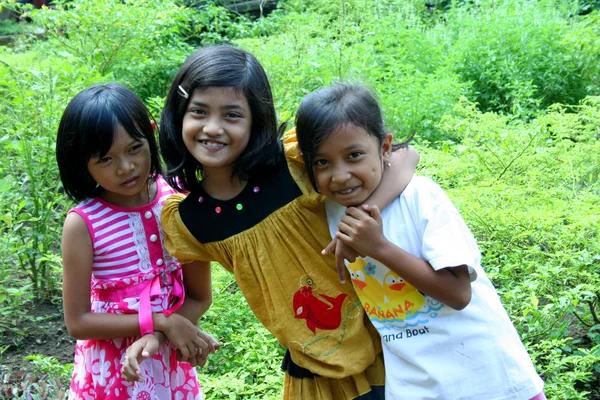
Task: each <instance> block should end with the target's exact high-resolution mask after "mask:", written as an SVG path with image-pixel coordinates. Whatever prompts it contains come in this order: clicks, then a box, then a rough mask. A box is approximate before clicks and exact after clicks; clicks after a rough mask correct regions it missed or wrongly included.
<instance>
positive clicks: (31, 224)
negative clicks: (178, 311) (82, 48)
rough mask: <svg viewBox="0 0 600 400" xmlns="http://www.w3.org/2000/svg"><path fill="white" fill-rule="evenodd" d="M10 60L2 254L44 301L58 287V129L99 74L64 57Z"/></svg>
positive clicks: (0, 182)
mask: <svg viewBox="0 0 600 400" xmlns="http://www.w3.org/2000/svg"><path fill="white" fill-rule="evenodd" d="M34 57H36V58H37V59H39V58H42V57H41V56H40V55H34ZM11 58H13V59H14V63H12V62H11ZM32 58H33V57H32ZM7 60H8V62H5V61H3V62H2V65H1V68H2V72H3V79H1V80H0V93H1V96H0V124H1V125H2V127H3V132H4V134H3V135H2V137H0V147H1V148H2V156H0V157H1V158H2V163H1V164H0V165H1V167H0V170H1V171H2V178H1V179H0V216H1V220H0V229H1V230H2V232H4V233H5V234H4V235H2V236H1V238H0V241H1V243H2V245H1V246H0V255H1V256H2V259H3V260H4V262H6V263H8V264H9V265H12V266H16V267H18V269H17V270H12V274H14V273H15V272H18V273H20V274H24V275H25V276H27V277H28V278H29V279H30V280H31V283H32V291H33V296H34V297H35V299H36V300H45V299H50V298H52V297H53V296H56V295H57V290H58V288H59V286H60V281H59V276H60V275H59V274H60V267H59V266H60V262H59V261H58V257H57V256H56V253H57V252H58V250H59V248H58V240H57V239H58V238H59V237H60V227H61V224H62V219H63V217H64V214H63V213H64V210H63V208H62V207H61V205H60V203H59V200H60V198H61V196H60V194H59V186H58V185H56V182H57V181H58V171H57V167H56V163H55V161H54V137H55V132H56V129H57V127H58V121H59V118H60V115H61V114H60V113H61V110H62V108H63V107H64V105H65V104H66V102H67V101H68V100H69V98H70V97H71V96H72V95H74V94H75V93H76V92H77V91H78V90H79V89H80V88H82V87H83V86H87V84H88V83H89V82H90V81H89V80H88V79H93V80H95V79H97V76H95V75H92V74H90V73H89V72H87V71H83V70H81V69H78V68H76V67H73V66H71V65H70V64H68V63H67V62H64V61H56V60H55V61H54V63H49V64H48V65H46V66H45V68H43V69H38V67H32V68H29V69H24V68H22V67H17V65H34V64H22V63H21V62H22V61H24V59H22V58H20V57H18V56H13V57H10V56H9V57H7ZM25 60H26V58H25ZM8 232H10V235H7V234H6V233H8Z"/></svg>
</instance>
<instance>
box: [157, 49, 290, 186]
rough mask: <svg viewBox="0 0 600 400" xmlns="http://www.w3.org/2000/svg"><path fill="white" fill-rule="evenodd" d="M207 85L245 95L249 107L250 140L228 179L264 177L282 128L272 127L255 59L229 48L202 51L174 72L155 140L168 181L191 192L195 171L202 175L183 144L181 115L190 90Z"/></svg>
mask: <svg viewBox="0 0 600 400" xmlns="http://www.w3.org/2000/svg"><path fill="white" fill-rule="evenodd" d="M209 87H232V88H234V89H235V90H237V91H238V92H239V94H243V95H244V96H245V97H246V100H247V101H248V105H249V106H250V113H251V115H252V126H251V128H250V140H249V142H248V145H247V146H246V149H244V151H243V152H242V153H241V154H240V156H239V157H238V159H237V161H236V162H235V166H234V168H233V171H232V178H233V177H238V178H240V179H242V180H246V179H249V178H251V177H255V176H257V175H260V174H263V173H266V172H268V171H269V170H270V169H272V168H274V167H275V166H276V162H277V160H278V159H279V157H281V155H282V148H281V144H280V142H279V137H280V136H281V133H282V130H283V126H282V127H280V129H278V128H277V115H276V114H275V105H274V103H273V94H272V93H271V86H270V85H269V80H268V78H267V74H266V73H265V70H264V69H263V67H262V66H261V65H260V63H259V62H258V60H257V59H256V58H255V57H254V56H253V55H252V54H250V53H248V52H247V51H244V50H242V49H238V48H235V47H232V46H228V45H217V46H208V47H204V48H201V49H199V50H197V51H195V52H194V53H192V55H190V56H189V57H188V58H187V60H186V61H185V63H184V64H183V66H182V67H181V68H180V69H179V72H178V73H177V76H175V79H174V80H173V84H172V85H171V88H170V89H169V93H168V94H167V99H166V102H165V107H164V109H163V113H162V117H161V119H160V128H161V129H160V136H159V140H160V147H161V153H162V156H163V159H164V161H165V163H166V165H167V180H168V181H169V184H170V185H171V186H173V187H175V188H177V189H179V190H182V189H183V190H188V191H192V190H194V189H196V188H198V187H199V185H200V182H199V179H198V177H197V172H200V175H202V172H203V170H202V165H201V164H200V163H199V162H198V161H197V160H196V159H195V158H194V157H193V156H192V155H191V154H190V152H189V151H188V150H187V148H186V147H185V144H184V142H183V137H182V129H183V117H184V115H185V112H186V110H187V107H188V103H189V100H190V98H191V97H192V96H193V94H194V91H196V90H202V89H205V88H209ZM181 89H183V91H184V92H182V90H181ZM185 94H187V97H186V96H185Z"/></svg>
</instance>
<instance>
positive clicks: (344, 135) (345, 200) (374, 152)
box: [313, 125, 391, 207]
mask: <svg viewBox="0 0 600 400" xmlns="http://www.w3.org/2000/svg"><path fill="white" fill-rule="evenodd" d="M390 149H391V135H388V136H386V137H385V139H384V141H383V143H382V145H381V146H380V145H379V142H378V141H377V139H376V138H375V137H374V136H372V135H369V134H368V133H367V132H366V131H365V130H364V129H362V128H359V127H357V126H355V125H343V126H341V127H339V128H338V129H336V130H335V131H334V132H333V133H332V134H330V135H329V136H327V137H326V138H325V140H323V142H322V143H321V145H320V146H319V147H318V148H317V149H316V151H315V154H314V157H313V160H314V161H313V172H314V175H315V181H316V184H317V188H318V189H319V191H320V192H321V193H322V194H323V195H325V196H326V197H328V198H330V199H332V200H334V201H336V202H338V203H340V204H341V205H343V206H346V207H350V206H357V205H359V204H362V203H363V202H364V201H365V200H366V199H367V198H368V197H369V196H370V195H371V193H373V191H374V190H375V189H376V188H377V186H379V182H381V177H382V175H383V162H384V158H387V157H388V156H389V152H390Z"/></svg>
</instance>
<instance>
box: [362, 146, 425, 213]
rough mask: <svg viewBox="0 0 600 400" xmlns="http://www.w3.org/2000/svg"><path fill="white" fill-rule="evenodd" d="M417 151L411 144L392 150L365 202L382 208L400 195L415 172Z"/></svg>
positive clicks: (417, 161)
mask: <svg viewBox="0 0 600 400" xmlns="http://www.w3.org/2000/svg"><path fill="white" fill-rule="evenodd" d="M419 158H420V156H419V153H418V152H417V151H416V150H415V149H414V147H412V146H408V147H407V148H405V149H399V150H396V151H394V152H393V153H392V154H391V155H390V161H389V163H390V165H389V166H388V167H387V168H385V170H384V172H383V177H382V178H381V182H380V183H379V186H378V187H377V189H375V191H374V192H373V193H372V194H371V196H369V198H368V199H367V201H366V202H365V203H366V204H369V205H374V206H377V207H379V209H381V210H383V209H384V208H385V207H387V206H388V205H389V204H390V203H391V202H392V201H393V200H394V199H395V198H397V197H398V196H400V195H401V194H402V192H403V191H404V189H405V188H406V186H407V185H408V183H409V182H410V180H411V179H412V178H413V176H414V174H415V169H416V167H417V164H418V163H419Z"/></svg>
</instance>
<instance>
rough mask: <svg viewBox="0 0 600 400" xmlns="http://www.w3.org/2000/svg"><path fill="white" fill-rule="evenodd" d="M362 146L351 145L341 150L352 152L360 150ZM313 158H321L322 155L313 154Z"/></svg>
mask: <svg viewBox="0 0 600 400" xmlns="http://www.w3.org/2000/svg"><path fill="white" fill-rule="evenodd" d="M361 148H362V146H361V145H360V144H358V143H351V144H350V145H348V146H346V147H344V148H343V149H342V150H344V151H352V150H356V149H361ZM315 157H323V153H315Z"/></svg>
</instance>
